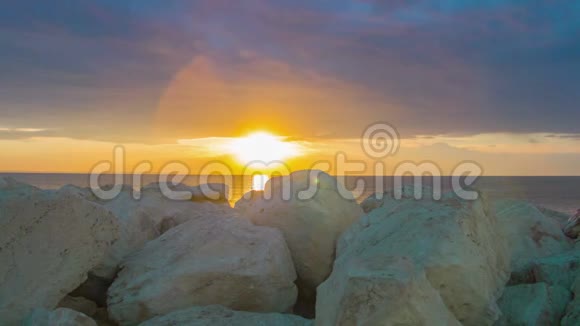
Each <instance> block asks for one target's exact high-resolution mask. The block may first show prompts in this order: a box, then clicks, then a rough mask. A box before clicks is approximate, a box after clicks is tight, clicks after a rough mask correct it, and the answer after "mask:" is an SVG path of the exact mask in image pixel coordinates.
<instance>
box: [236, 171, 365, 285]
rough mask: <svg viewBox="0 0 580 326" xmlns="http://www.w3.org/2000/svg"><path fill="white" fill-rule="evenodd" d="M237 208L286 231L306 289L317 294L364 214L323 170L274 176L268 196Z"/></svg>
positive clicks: (248, 200) (247, 200)
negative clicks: (345, 236) (342, 239)
mask: <svg viewBox="0 0 580 326" xmlns="http://www.w3.org/2000/svg"><path fill="white" fill-rule="evenodd" d="M235 207H236V208H237V209H239V210H240V211H241V212H242V215H243V216H245V217H246V218H248V219H249V220H251V221H252V222H253V223H254V224H256V225H264V226H270V227H274V228H277V229H279V230H281V231H282V233H283V234H284V237H285V239H286V242H287V243H288V246H289V247H290V252H291V253H292V259H293V260H294V266H295V267H296V271H297V273H298V277H299V283H300V285H301V290H304V291H308V292H311V293H314V291H315V288H316V287H317V286H318V285H319V284H320V283H322V282H323V281H324V280H325V279H326V278H327V277H328V275H329V274H330V272H331V270H332V263H333V261H334V257H335V244H336V240H337V239H338V237H339V236H340V235H341V234H342V232H343V231H344V230H346V229H347V228H348V227H349V226H350V225H351V224H352V223H353V222H355V221H356V220H358V219H359V217H360V216H362V215H363V211H362V209H361V208H360V206H359V205H358V204H357V202H356V201H355V200H354V198H353V196H352V194H351V193H350V192H349V191H346V189H345V188H344V187H343V186H342V185H341V184H340V183H339V182H337V180H336V179H335V178H334V177H331V176H329V175H328V174H326V173H324V172H321V171H298V172H294V173H292V174H290V175H289V176H284V177H274V178H272V179H270V180H269V181H268V182H267V183H266V186H265V189H264V192H263V193H262V195H257V194H256V193H255V192H254V193H252V195H251V196H244V197H243V198H242V199H240V200H239V201H238V202H237V203H236V205H235Z"/></svg>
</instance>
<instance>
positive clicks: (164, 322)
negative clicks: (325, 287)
mask: <svg viewBox="0 0 580 326" xmlns="http://www.w3.org/2000/svg"><path fill="white" fill-rule="evenodd" d="M173 325H180V326H181V325H182V326H230V325H235V326H310V325H312V321H310V320H308V319H304V318H302V317H299V316H295V315H288V314H279V313H254V312H244V311H234V310H229V309H227V308H225V307H222V306H206V307H192V308H189V309H186V310H180V311H176V312H173V313H170V314H168V315H166V316H161V317H156V318H153V319H151V320H148V321H146V322H144V323H142V324H140V326H173Z"/></svg>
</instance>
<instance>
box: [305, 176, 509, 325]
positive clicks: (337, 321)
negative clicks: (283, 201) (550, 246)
mask: <svg viewBox="0 0 580 326" xmlns="http://www.w3.org/2000/svg"><path fill="white" fill-rule="evenodd" d="M422 192H423V193H424V194H428V193H431V192H432V190H431V189H428V188H424V189H423V190H422ZM413 193H414V189H413V187H406V188H405V189H404V190H403V191H402V195H403V198H402V199H400V200H396V199H394V198H392V197H387V198H385V199H384V200H383V203H382V205H381V206H380V207H378V208H376V209H374V210H372V211H371V212H370V213H369V214H368V215H366V216H365V217H364V218H362V219H361V220H360V221H359V222H358V223H356V224H354V225H353V226H352V227H351V228H350V229H349V230H348V231H347V232H345V233H344V234H343V236H342V237H341V239H340V241H339V246H338V251H337V259H336V261H335V263H334V269H333V272H332V274H331V275H330V277H329V278H328V280H326V281H325V282H324V283H322V284H321V285H320V286H319V287H318V293H317V294H318V296H317V301H316V320H317V324H318V325H322V326H326V325H329V326H330V325H354V324H356V325H397V324H407V325H415V324H451V325H459V324H460V323H461V324H463V325H490V324H492V323H493V322H494V321H495V320H496V319H497V318H498V317H499V310H498V308H497V306H496V304H495V301H496V299H497V298H498V297H499V296H500V295H501V291H502V289H503V287H504V284H505V283H506V281H507V280H508V278H509V256H507V250H506V244H505V242H504V240H503V238H502V237H501V236H499V235H498V234H497V231H496V230H497V223H496V220H495V217H494V215H493V214H491V213H490V209H489V208H488V204H487V200H486V199H485V198H480V199H478V200H475V201H465V200H461V199H459V198H457V197H455V196H454V195H453V194H445V195H444V196H443V198H442V199H441V200H439V201H437V200H432V199H429V198H428V196H425V197H424V198H425V199H422V200H415V199H414V198H413V197H412V195H411V194H413ZM480 197H481V196H480ZM432 316H436V317H434V318H435V321H433V320H431V318H432Z"/></svg>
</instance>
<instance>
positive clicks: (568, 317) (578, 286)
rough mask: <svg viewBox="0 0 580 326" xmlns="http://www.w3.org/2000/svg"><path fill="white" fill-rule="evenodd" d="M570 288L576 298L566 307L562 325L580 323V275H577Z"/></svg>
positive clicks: (574, 325)
mask: <svg viewBox="0 0 580 326" xmlns="http://www.w3.org/2000/svg"><path fill="white" fill-rule="evenodd" d="M570 290H571V291H572V293H573V297H574V299H573V300H572V301H571V302H570V303H569V304H568V306H567V307H566V312H565V315H564V317H563V318H562V320H561V324H562V326H577V325H580V275H578V277H576V279H575V280H574V282H573V283H572V286H571V288H570Z"/></svg>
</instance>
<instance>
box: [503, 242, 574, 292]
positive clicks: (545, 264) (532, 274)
mask: <svg viewBox="0 0 580 326" xmlns="http://www.w3.org/2000/svg"><path fill="white" fill-rule="evenodd" d="M579 275H580V251H578V250H570V251H567V252H564V253H562V254H559V255H554V256H549V257H543V258H538V259H535V260H533V261H532V262H531V263H530V264H528V265H527V266H526V268H523V269H520V270H519V271H517V272H514V273H512V279H511V281H510V283H511V284H521V283H538V282H543V283H546V284H548V285H557V286H560V287H563V288H565V289H570V287H571V286H572V284H573V282H574V280H575V279H576V277H577V276H579Z"/></svg>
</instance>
